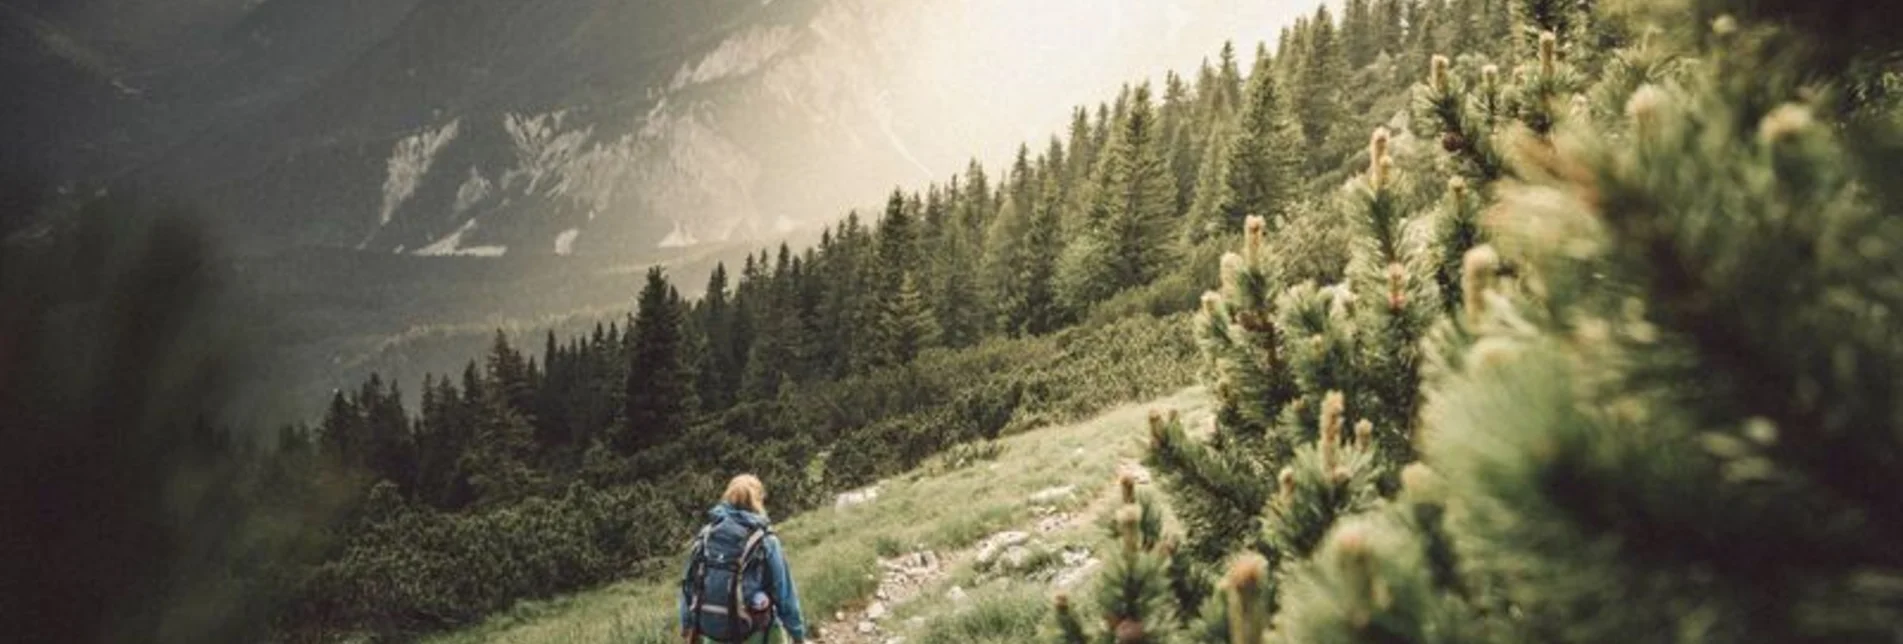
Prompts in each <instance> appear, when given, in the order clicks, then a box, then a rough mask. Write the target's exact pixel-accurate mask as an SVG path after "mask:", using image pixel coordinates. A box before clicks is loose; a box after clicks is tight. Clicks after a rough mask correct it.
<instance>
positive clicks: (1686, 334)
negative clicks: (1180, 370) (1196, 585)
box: [1120, 0, 1903, 642]
mask: <svg viewBox="0 0 1903 644" xmlns="http://www.w3.org/2000/svg"><path fill="white" fill-rule="evenodd" d="M1517 5H1518V6H1517V8H1516V11H1515V17H1516V20H1517V21H1518V24H1519V25H1520V26H1521V30H1522V31H1523V33H1526V34H1529V38H1528V40H1527V41H1526V44H1525V45H1524V46H1522V47H1518V48H1515V49H1514V50H1512V51H1508V52H1504V53H1503V54H1500V55H1498V58H1495V57H1481V56H1473V55H1466V56H1462V57H1460V58H1459V59H1450V58H1446V57H1435V58H1433V59H1431V61H1430V62H1429V64H1428V65H1426V66H1424V68H1423V71H1425V72H1426V76H1427V80H1426V81H1425V82H1423V83H1422V84H1421V85H1420V86H1419V87H1418V88H1417V89H1416V90H1415V92H1414V94H1415V105H1414V109H1413V110H1412V114H1411V119H1410V120H1411V123H1410V130H1411V131H1412V132H1414V133H1416V134H1418V135H1422V136H1433V137H1437V138H1438V139H1439V143H1440V144H1441V145H1440V146H1439V147H1440V148H1441V150H1442V151H1444V152H1445V153H1446V157H1445V158H1444V159H1443V160H1442V163H1440V164H1437V165H1438V168H1437V169H1436V170H1434V172H1435V173H1436V174H1438V175H1439V176H1440V177H1442V179H1441V180H1444V181H1448V182H1449V183H1448V184H1447V185H1448V190H1447V191H1446V193H1445V195H1444V196H1443V197H1441V199H1440V200H1439V203H1438V204H1436V203H1434V202H1433V201H1423V200H1418V199H1409V198H1407V197H1405V196H1400V195H1401V194H1404V193H1397V194H1395V195H1388V194H1384V193H1385V192H1387V191H1388V189H1387V188H1385V187H1384V186H1387V185H1390V184H1391V182H1393V181H1396V180H1397V177H1394V176H1392V175H1391V174H1390V172H1391V170H1390V166H1389V164H1387V163H1385V162H1384V161H1383V156H1384V154H1383V153H1384V147H1385V141H1386V138H1387V136H1386V134H1385V133H1377V135H1376V137H1375V142H1374V144H1373V145H1372V146H1371V151H1370V155H1369V158H1370V165H1369V169H1368V170H1367V171H1366V172H1364V173H1363V174H1362V175H1361V176H1360V177H1357V178H1356V179H1354V180H1352V181H1351V182H1350V185H1349V186H1348V187H1347V189H1346V192H1345V194H1346V195H1347V196H1346V197H1345V198H1344V201H1343V202H1342V203H1341V206H1340V207H1342V208H1343V209H1345V211H1346V212H1347V213H1349V214H1350V215H1351V218H1353V217H1356V216H1358V217H1359V218H1360V219H1361V220H1362V221H1364V222H1366V223H1368V224H1373V225H1370V226H1365V227H1364V228H1363V229H1362V230H1361V231H1360V242H1359V245H1358V246H1357V247H1356V248H1355V250H1354V251H1353V252H1352V253H1351V254H1350V269H1349V271H1348V275H1347V279H1346V280H1344V281H1343V282H1341V283H1338V284H1333V285H1328V286H1317V285H1316V284H1314V283H1312V282H1308V281H1306V280H1305V279H1304V278H1303V277H1300V276H1297V277H1290V276H1286V275H1282V274H1278V273H1277V272H1276V271H1275V270H1274V269H1275V267H1274V265H1273V264H1271V263H1269V262H1266V261H1264V260H1263V259H1262V257H1263V255H1264V252H1265V250H1270V249H1273V248H1274V246H1275V245H1276V244H1277V243H1278V242H1279V241H1280V240H1279V239H1276V238H1264V237H1263V236H1261V234H1260V233H1259V232H1258V231H1260V230H1262V229H1264V228H1266V226H1265V224H1264V223H1263V222H1261V221H1253V220H1252V221H1251V222H1250V223H1249V228H1248V231H1249V233H1248V236H1247V237H1246V240H1245V243H1244V247H1243V250H1242V252H1241V253H1240V254H1237V255H1233V256H1231V257H1226V258H1225V259H1224V260H1223V266H1222V268H1223V275H1222V280H1221V284H1222V289H1221V290H1220V291H1218V292H1212V293H1210V294H1209V295H1206V296H1205V298H1204V308H1203V312H1202V315H1201V316H1199V317H1198V319H1197V322H1196V325H1195V327H1194V328H1195V330H1196V334H1197V336H1198V338H1199V340H1200V342H1201V345H1202V347H1203V351H1202V352H1203V355H1204V357H1205V364H1206V368H1205V379H1206V381H1208V382H1210V384H1211V386H1212V388H1213V390H1214V391H1215V393H1216V395H1217V397H1218V400H1219V402H1220V403H1221V405H1222V407H1221V409H1220V410H1219V413H1218V415H1217V417H1216V423H1215V425H1216V426H1215V428H1214V433H1213V435H1211V436H1210V437H1209V438H1207V439H1198V438H1195V437H1193V436H1192V433H1191V432H1190V431H1188V430H1187V429H1186V428H1184V427H1182V426H1181V425H1180V423H1174V422H1171V423H1162V424H1160V425H1159V426H1157V427H1155V428H1153V430H1152V438H1153V444H1152V450H1151V462H1152V463H1153V464H1154V465H1156V466H1157V467H1158V468H1159V469H1160V470H1161V472H1162V474H1163V478H1164V480H1165V482H1166V487H1167V488H1168V489H1170V490H1171V492H1172V496H1173V498H1172V501H1173V502H1174V506H1175V508H1174V509H1175V511H1177V512H1179V513H1181V514H1182V515H1183V517H1184V520H1185V524H1186V525H1187V527H1188V528H1189V531H1190V534H1189V539H1190V544H1191V545H1192V546H1193V547H1192V549H1191V550H1190V552H1192V553H1195V554H1197V555H1198V556H1199V557H1200V558H1201V559H1202V561H1203V564H1204V565H1213V564H1216V563H1219V562H1220V561H1222V560H1224V559H1228V558H1230V557H1231V556H1232V555H1231V553H1233V552H1236V551H1237V550H1242V551H1244V554H1241V555H1236V560H1237V561H1238V562H1239V563H1236V564H1234V565H1235V566H1236V567H1237V569H1238V570H1246V569H1248V568H1249V567H1250V566H1252V565H1259V562H1261V561H1263V560H1264V559H1266V560H1267V562H1268V563H1269V564H1270V565H1271V567H1270V568H1269V569H1268V571H1267V572H1266V577H1267V583H1268V585H1269V586H1270V587H1271V589H1272V590H1271V591H1270V592H1269V593H1268V595H1269V599H1267V600H1266V601H1262V602H1253V601H1242V600H1241V599H1237V598H1238V597H1241V596H1242V595H1245V594H1246V593H1243V592H1241V590H1242V589H1243V588H1244V587H1243V586H1239V585H1238V584H1236V583H1234V582H1225V585H1224V586H1223V592H1224V593H1225V594H1228V595H1229V596H1230V597H1231V598H1232V602H1234V603H1235V604H1236V605H1240V606H1244V607H1245V608H1249V610H1250V611H1251V612H1252V613H1253V616H1251V617H1247V618H1243V619H1240V620H1238V619H1236V618H1235V616H1234V612H1233V611H1230V612H1229V615H1230V619H1229V620H1228V622H1227V623H1228V624H1230V625H1231V628H1229V629H1227V630H1224V629H1218V628H1206V629H1191V630H1190V631H1186V632H1184V633H1182V634H1181V638H1180V639H1181V640H1182V641H1210V642H1258V641H1263V638H1264V637H1267V638H1268V639H1274V640H1278V641H1290V642H1367V641H1382V642H1473V641H1499V642H1521V641H1542V642H1610V641H1672V642H1759V641H1764V642H1888V641H1896V640H1897V639H1898V638H1899V637H1903V630H1899V629H1903V627H1900V626H1899V624H1903V559H1900V558H1899V556H1898V550H1897V549H1896V547H1895V544H1896V543H1898V540H1899V538H1903V512H1899V508H1903V495H1899V494H1897V493H1896V489H1897V488H1896V486H1895V485H1894V484H1893V479H1894V477H1895V472H1896V471H1897V468H1898V466H1899V465H1903V429H1900V428H1903V411H1899V407H1898V406H1897V402H1896V401H1897V400H1899V396H1903V389H1899V387H1900V386H1903V385H1900V384H1899V383H1900V381H1899V379H1898V377H1897V376H1898V374H1897V373H1896V370H1897V369H1899V368H1900V367H1903V335H1899V329H1903V326H1900V325H1898V324H1897V323H1896V320H1895V319H1894V318H1895V315H1896V312H1897V311H1899V310H1903V308H1899V307H1903V218H1899V216H1898V213H1900V212H1903V199H1900V198H1898V197H1899V195H1898V194H1897V193H1896V192H1895V190H1894V187H1893V184H1894V182H1893V181H1890V180H1889V177H1890V176H1892V175H1894V173H1895V172H1896V171H1897V170H1898V169H1899V168H1903V164H1899V163H1898V162H1899V160H1903V156H1899V152H1900V151H1903V137H1900V136H1899V135H1903V128H1900V127H1899V126H1900V125H1903V122H1900V121H1899V120H1898V117H1899V115H1903V111H1899V109H1898V104H1897V102H1896V100H1895V97H1894V95H1893V92H1894V88H1895V87H1897V85H1898V78H1899V72H1898V67H1897V63H1898V61H1899V60H1903V56H1900V55H1899V52H1903V40H1900V39H1898V38H1897V37H1896V36H1895V34H1893V33H1888V32H1886V31H1884V30H1882V29H1870V28H1865V25H1867V24H1869V22H1868V21H1879V20H1881V19H1883V18H1885V17H1888V18H1892V19H1893V18H1894V16H1886V15H1885V14H1886V13H1888V12H1887V11H1886V10H1885V9H1883V8H1875V9H1870V10H1869V11H1862V9H1863V7H1862V6H1860V5H1856V4H1853V3H1843V2H1825V3H1803V4H1802V5H1801V6H1800V5H1799V4H1798V3H1777V2H1725V1H1722V0H1701V1H1692V2H1679V3H1657V5H1671V6H1664V7H1661V6H1657V5H1640V4H1639V3H1627V5H1623V6H1621V5H1615V6H1614V7H1612V11H1609V12H1606V13H1599V12H1595V11H1593V8H1594V7H1593V5H1592V3H1574V2H1552V1H1544V0H1522V1H1521V2H1518V3H1517ZM1687 14H1689V15H1693V16H1696V17H1697V18H1698V19H1699V22H1696V23H1687V22H1686V21H1685V16H1686V15H1687ZM1654 20H1657V21H1660V22H1658V23H1657V24H1661V25H1664V26H1665V28H1664V29H1653V28H1652V27H1651V25H1652V24H1654V22H1653V21H1654ZM1885 24H1894V21H1893V20H1891V21H1889V22H1886V23H1885ZM1892 31H1893V30H1892ZM1602 47H1603V48H1604V49H1603V50H1595V49H1596V48H1602ZM1463 53H1464V52H1463ZM1500 58H1504V60H1505V61H1506V62H1505V63H1498V62H1493V61H1494V60H1497V59H1500ZM1515 61H1517V64H1514V63H1515ZM1397 165H1398V164H1397ZM1399 180H1403V181H1404V180H1406V179H1405V178H1404V177H1403V178H1399ZM1410 212H1412V213H1415V214H1410ZM1396 216H1398V217H1401V218H1403V220H1404V221H1405V220H1411V221H1409V222H1408V223H1406V224H1405V225H1406V227H1407V228H1408V229H1411V230H1414V231H1417V232H1415V233H1414V234H1412V235H1401V236H1395V235H1392V234H1390V233H1388V232H1385V230H1384V227H1383V226H1382V225H1380V222H1382V221H1383V220H1385V219H1387V218H1388V217H1396ZM1397 241H1398V243H1397ZM1369 260H1374V261H1372V262H1370V261H1369ZM1370 264H1371V265H1372V266H1373V267H1378V266H1381V265H1382V264H1386V266H1387V267H1388V270H1387V277H1388V279H1387V281H1386V282H1385V283H1383V282H1382V281H1381V280H1379V279H1369V278H1368V276H1369V275H1370V273H1371V271H1368V270H1367V269H1366V268H1360V269H1357V268H1356V267H1357V266H1364V267H1366V266H1370ZM1375 274H1376V275H1378V273H1375ZM1417 285H1423V286H1417ZM1424 285H1438V286H1439V289H1438V290H1439V291H1440V293H1439V295H1440V297H1433V298H1432V299H1434V300H1435V301H1436V302H1437V303H1439V304H1440V306H1437V307H1436V308H1437V309H1438V310H1435V311H1421V312H1419V313H1417V314H1410V313H1408V311H1409V309H1410V308H1411V307H1412V303H1413V302H1416V301H1418V299H1419V298H1421V297H1422V296H1432V295H1434V293H1433V290H1432V289H1428V288H1426V287H1425V286H1424ZM1413 392H1419V393H1418V396H1419V398H1418V399H1415V398H1412V395H1414V394H1413ZM1318 403H1319V404H1318ZM1411 405H1418V406H1411ZM1317 412H1319V414H1320V418H1321V422H1320V423H1319V425H1317V424H1316V423H1315V422H1314V419H1315V418H1316V416H1315V414H1316V413H1317ZM1369 421H1372V422H1369ZM1361 422H1366V423H1367V425H1365V426H1361V427H1357V428H1356V430H1355V431H1353V432H1348V431H1343V430H1342V429H1341V427H1342V426H1343V425H1344V424H1351V423H1361ZM1362 427H1366V430H1365V431H1364V430H1363V428H1362ZM1311 428H1314V429H1311ZM1387 436H1397V437H1399V438H1402V439H1403V440H1402V442H1401V443H1400V444H1397V445H1394V446H1392V447H1384V446H1383V442H1384V438H1386V437H1387ZM1311 440H1314V441H1317V442H1316V443H1315V446H1314V447H1313V448H1310V447H1307V445H1306V444H1307V442H1308V441H1311ZM1370 448H1373V449H1372V451H1373V453H1372V455H1371V456H1372V460H1371V461H1363V460H1358V459H1357V458H1356V456H1360V455H1363V454H1366V453H1367V452H1368V451H1369V450H1370ZM1311 450H1312V451H1311ZM1318 454H1319V456H1318ZM1350 455H1354V456H1350ZM1317 461H1320V463H1321V466H1320V467H1319V468H1317V467H1316V462H1317ZM1364 468H1372V469H1373V470H1375V471H1376V472H1379V473H1380V475H1379V476H1380V478H1382V479H1383V481H1384V484H1383V485H1382V486H1381V487H1382V488H1383V490H1384V492H1383V493H1381V494H1378V495H1369V494H1367V493H1365V492H1362V490H1365V489H1366V486H1367V485H1368V484H1367V483H1364V482H1362V477H1363V476H1364V475H1363V474H1362V473H1361V472H1362V470H1363V469H1364ZM1278 479H1279V485H1278ZM1356 499H1360V500H1359V501H1357V500H1356ZM1250 562H1258V563H1256V564H1251V563H1250ZM1159 580H1160V576H1159ZM1221 609H1222V608H1221V606H1217V607H1214V608H1211V609H1206V611H1205V612H1208V611H1213V610H1221ZM1238 628H1241V629H1245V630H1237V629H1238ZM1120 641H1121V640H1120Z"/></svg>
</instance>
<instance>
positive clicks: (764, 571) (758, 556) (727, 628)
mask: <svg viewBox="0 0 1903 644" xmlns="http://www.w3.org/2000/svg"><path fill="white" fill-rule="evenodd" d="M707 516H708V522H707V525H706V527H703V528H701V530H700V535H699V536H696V537H694V547H693V550H692V551H691V552H690V553H689V555H688V558H687V572H686V574H684V575H683V576H682V577H681V604H680V613H681V635H682V637H683V638H685V640H686V641H687V642H689V643H690V644H700V643H701V642H760V643H764V642H766V641H767V639H768V634H769V632H770V631H771V630H772V628H773V625H774V624H775V623H776V622H777V623H778V624H779V625H780V626H781V628H783V629H784V630H785V631H786V634H787V636H789V637H791V638H793V642H795V644H798V643H802V642H805V641H806V621H805V620H804V619H803V618H802V617H801V616H800V598H799V592H798V591H797V590H795V589H794V587H793V576H792V574H791V573H790V572H789V571H788V570H787V567H786V555H785V553H784V552H782V551H781V549H780V539H779V537H776V536H774V535H773V529H772V527H771V525H770V524H769V523H768V520H767V516H766V486H765V485H764V484H762V483H760V479H759V478H758V477H755V476H753V475H752V474H742V475H740V476H736V477H733V480H732V481H730V482H728V483H727V492H726V493H725V494H722V495H720V504H718V505H715V506H714V508H713V509H712V510H709V511H708V512H707Z"/></svg>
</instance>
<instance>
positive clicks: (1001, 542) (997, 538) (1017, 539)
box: [977, 530, 1031, 563]
mask: <svg viewBox="0 0 1903 644" xmlns="http://www.w3.org/2000/svg"><path fill="white" fill-rule="evenodd" d="M1030 540H1031V535H1030V534H1029V533H1025V532H1019V531H1017V530H1011V531H1008V532H1000V533H997V534H994V535H991V537H990V538H988V539H985V542H984V544H983V545H980V546H978V557H977V560H978V563H990V562H991V560H992V559H995V558H997V556H998V555H999V554H1000V553H1002V552H1004V550H1005V549H1006V548H1009V547H1011V546H1015V545H1019V544H1022V543H1024V542H1026V541H1030Z"/></svg>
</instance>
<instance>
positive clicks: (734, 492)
mask: <svg viewBox="0 0 1903 644" xmlns="http://www.w3.org/2000/svg"><path fill="white" fill-rule="evenodd" d="M720 500H721V501H724V502H726V503H727V504H728V505H732V506H734V507H736V508H740V509H742V510H751V511H753V512H754V513H755V514H761V515H764V514H766V484H765V483H761V482H760V477H757V476H754V475H752V474H741V475H739V476H736V477H733V480H732V481H728V482H727V491H726V492H724V493H722V494H721V495H720Z"/></svg>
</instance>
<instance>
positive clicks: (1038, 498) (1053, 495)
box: [1025, 485, 1077, 505]
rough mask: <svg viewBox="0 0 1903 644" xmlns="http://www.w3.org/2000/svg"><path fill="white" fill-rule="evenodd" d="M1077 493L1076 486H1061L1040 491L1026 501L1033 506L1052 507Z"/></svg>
mask: <svg viewBox="0 0 1903 644" xmlns="http://www.w3.org/2000/svg"><path fill="white" fill-rule="evenodd" d="M1076 492H1077V486H1075V485H1059V486H1057V487H1048V488H1044V489H1042V490H1038V491H1037V492H1034V493H1032V494H1031V496H1030V497H1028V498H1026V499H1025V500H1026V501H1029V502H1030V503H1031V505H1050V504H1053V503H1057V502H1059V501H1063V500H1066V499H1069V498H1070V497H1071V495H1072V494H1075V493H1076Z"/></svg>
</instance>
